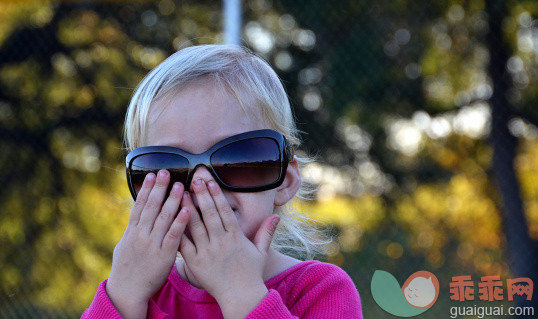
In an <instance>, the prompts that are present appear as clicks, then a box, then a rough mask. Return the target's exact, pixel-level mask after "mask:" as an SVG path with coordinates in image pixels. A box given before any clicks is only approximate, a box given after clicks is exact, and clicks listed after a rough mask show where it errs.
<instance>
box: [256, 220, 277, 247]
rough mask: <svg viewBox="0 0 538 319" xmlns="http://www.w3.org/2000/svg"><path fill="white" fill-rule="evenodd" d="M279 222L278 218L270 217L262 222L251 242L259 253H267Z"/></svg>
mask: <svg viewBox="0 0 538 319" xmlns="http://www.w3.org/2000/svg"><path fill="white" fill-rule="evenodd" d="M279 221H280V216H278V215H271V216H269V217H267V218H266V219H265V220H264V221H263V223H262V225H261V226H260V229H258V231H257V232H256V236H254V240H253V241H252V242H253V243H254V245H255V246H256V247H257V248H258V250H259V251H260V252H263V253H267V252H268V251H269V247H270V246H271V241H272V240H273V235H274V234H275V230H276V226H277V225H278V222H279Z"/></svg>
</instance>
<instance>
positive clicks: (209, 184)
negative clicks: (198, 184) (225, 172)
mask: <svg viewBox="0 0 538 319" xmlns="http://www.w3.org/2000/svg"><path fill="white" fill-rule="evenodd" d="M207 186H208V187H210V188H214V187H215V186H217V184H215V182H214V181H209V182H208V183H207Z"/></svg>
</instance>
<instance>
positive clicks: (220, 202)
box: [180, 180, 279, 318]
mask: <svg viewBox="0 0 538 319" xmlns="http://www.w3.org/2000/svg"><path fill="white" fill-rule="evenodd" d="M192 188H193V190H194V193H195V194H196V199H197V201H198V205H199V206H200V210H201V213H202V217H203V221H202V220H201V219H200V216H199V215H198V213H197V210H196V208H195V207H194V204H193V202H192V198H191V197H190V196H189V194H188V193H185V195H184V198H183V202H182V206H183V208H185V207H186V208H188V209H189V210H190V211H191V212H192V216H191V219H190V222H189V229H190V232H191V236H192V241H191V240H189V239H188V238H187V236H185V235H183V238H182V240H181V244H180V252H181V254H182V256H183V258H184V260H185V263H186V266H187V267H188V268H189V270H190V271H191V272H192V274H193V276H194V277H195V279H196V281H197V282H198V283H199V284H200V285H201V286H202V287H203V288H204V289H206V290H207V291H208V292H209V293H210V294H211V295H212V296H213V297H214V298H215V299H216V300H217V302H218V303H219V306H220V308H221V310H222V313H223V314H224V317H225V318H245V317H246V316H247V315H248V313H249V312H250V311H251V310H252V309H254V308H255V307H256V306H257V305H258V304H259V303H260V302H261V301H262V300H263V298H264V297H265V296H266V295H267V293H268V290H267V287H265V284H264V282H263V271H264V268H265V264H266V260H267V254H268V250H269V247H270V245H271V240H272V238H273V234H274V232H275V229H276V225H277V224H278V221H279V217H278V216H277V215H271V216H269V217H267V218H266V219H265V220H264V222H263V223H262V225H261V226H260V228H259V229H258V232H257V233H256V236H255V238H254V240H253V242H251V241H250V240H249V239H248V238H247V237H246V236H245V235H244V234H243V232H242V231H241V228H240V226H239V224H238V222H237V218H236V217H235V215H234V212H233V210H232V208H231V207H230V205H229V203H228V201H227V200H226V198H225V196H224V194H223V193H222V191H221V189H220V187H219V186H218V185H217V183H215V182H214V181H209V182H208V183H207V185H206V182H205V181H203V180H196V181H193V183H192Z"/></svg>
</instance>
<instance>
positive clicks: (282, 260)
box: [176, 248, 301, 289]
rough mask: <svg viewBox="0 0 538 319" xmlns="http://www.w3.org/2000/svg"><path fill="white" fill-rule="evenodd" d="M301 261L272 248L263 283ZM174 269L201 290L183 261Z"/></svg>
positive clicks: (178, 262) (179, 261) (177, 263)
mask: <svg viewBox="0 0 538 319" xmlns="http://www.w3.org/2000/svg"><path fill="white" fill-rule="evenodd" d="M300 262H301V261H300V260H298V259H295V258H292V257H289V256H286V255H284V254H282V253H279V252H278V251H276V250H274V249H273V248H270V249H269V252H268V256H267V263H266V265H265V271H264V273H263V281H267V280H269V279H270V278H273V277H274V276H276V275H278V274H280V273H281V272H283V271H285V270H286V269H288V268H290V267H292V266H294V265H296V264H298V263H300ZM176 269H177V271H178V273H179V275H180V276H181V277H182V278H183V279H185V280H186V281H187V282H188V283H189V284H191V285H192V286H194V287H196V288H198V289H203V287H202V286H201V285H200V284H199V283H198V281H196V278H194V276H193V274H192V272H191V271H190V269H189V267H188V266H187V264H186V263H185V262H184V261H183V260H178V261H177V262H176Z"/></svg>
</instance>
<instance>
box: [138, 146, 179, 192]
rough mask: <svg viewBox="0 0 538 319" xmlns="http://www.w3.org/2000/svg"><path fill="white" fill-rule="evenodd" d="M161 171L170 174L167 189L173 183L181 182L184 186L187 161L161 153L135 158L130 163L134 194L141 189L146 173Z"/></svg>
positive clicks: (177, 156)
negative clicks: (163, 170)
mask: <svg viewBox="0 0 538 319" xmlns="http://www.w3.org/2000/svg"><path fill="white" fill-rule="evenodd" d="M161 169H167V170H168V171H169V172H170V183H169V184H168V185H169V188H171V187H172V185H173V184H174V182H181V183H183V185H185V183H186V182H187V175H188V173H189V161H188V160H187V159H186V158H185V157H182V156H179V155H174V154H163V153H153V154H144V155H140V156H138V157H136V158H135V159H134V160H133V161H132V162H131V183H132V184H133V188H134V190H135V193H136V194H138V192H139V191H140V189H141V188H142V184H143V183H144V178H146V175H147V174H148V173H151V172H153V173H155V174H156V173H157V172H158V171H159V170H161Z"/></svg>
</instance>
